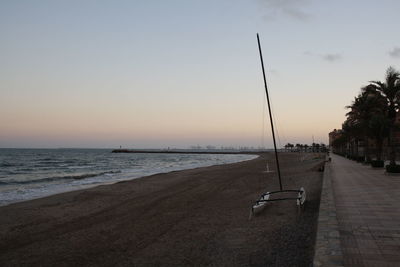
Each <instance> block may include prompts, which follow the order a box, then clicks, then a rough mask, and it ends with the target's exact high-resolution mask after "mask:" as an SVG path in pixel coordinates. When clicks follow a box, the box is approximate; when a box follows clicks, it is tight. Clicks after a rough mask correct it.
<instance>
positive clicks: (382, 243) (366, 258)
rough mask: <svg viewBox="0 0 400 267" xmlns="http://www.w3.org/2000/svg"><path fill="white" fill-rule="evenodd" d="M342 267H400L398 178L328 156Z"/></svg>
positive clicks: (399, 196) (381, 170) (399, 184)
mask: <svg viewBox="0 0 400 267" xmlns="http://www.w3.org/2000/svg"><path fill="white" fill-rule="evenodd" d="M331 158H332V161H331V162H330V163H327V164H326V168H327V171H328V173H327V175H328V176H330V180H331V184H332V192H333V198H334V202H335V207H336V219H337V226H338V230H339V239H340V246H341V252H342V255H343V264H344V266H355V267H356V266H380V267H383V266H400V176H391V175H386V174H384V170H383V169H372V168H371V167H370V166H366V165H362V164H361V163H357V162H355V161H351V160H348V159H346V158H343V157H340V156H337V155H331Z"/></svg>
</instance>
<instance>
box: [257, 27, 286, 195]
mask: <svg viewBox="0 0 400 267" xmlns="http://www.w3.org/2000/svg"><path fill="white" fill-rule="evenodd" d="M257 43H258V51H259V52H260V60H261V67H262V72H263V77H264V86H265V93H266V96H267V103H268V112H269V120H270V122H271V131H272V139H273V141H274V149H275V160H276V167H277V169H278V177H279V187H280V190H281V191H282V180H281V170H280V168H279V159H278V151H277V149H276V142H275V130H274V123H273V121H272V114H271V105H270V104H269V95H268V87H267V79H266V78H265V69H264V60H263V56H262V52H261V45H260V37H259V36H258V33H257Z"/></svg>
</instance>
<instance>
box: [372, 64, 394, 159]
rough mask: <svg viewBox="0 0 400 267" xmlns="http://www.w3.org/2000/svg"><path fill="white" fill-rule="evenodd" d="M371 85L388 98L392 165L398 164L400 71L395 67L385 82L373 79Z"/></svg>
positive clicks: (391, 69)
mask: <svg viewBox="0 0 400 267" xmlns="http://www.w3.org/2000/svg"><path fill="white" fill-rule="evenodd" d="M371 87H372V88H374V89H375V90H376V91H377V92H379V93H380V94H381V95H382V96H383V97H385V98H386V101H387V107H388V110H387V112H386V118H387V119H388V120H389V138H388V143H389V147H390V153H389V159H390V165H396V143H395V142H394V131H395V126H396V114H397V112H398V111H399V104H400V73H399V72H398V71H397V70H395V69H394V68H393V67H389V68H388V69H387V71H386V78H385V82H380V81H371Z"/></svg>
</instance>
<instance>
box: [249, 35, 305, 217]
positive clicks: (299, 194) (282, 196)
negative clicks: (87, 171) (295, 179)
mask: <svg viewBox="0 0 400 267" xmlns="http://www.w3.org/2000/svg"><path fill="white" fill-rule="evenodd" d="M257 43H258V51H259V53H260V61H261V68H262V73H263V78H264V87H265V94H266V99H267V104H268V113H269V119H270V123H271V131H272V139H273V143H274V150H275V162H276V168H277V172H278V178H279V190H277V191H272V192H266V193H263V194H261V196H260V198H259V199H258V200H257V201H256V202H255V204H254V205H253V206H252V207H251V214H252V215H253V214H254V215H255V214H257V213H259V212H260V211H262V210H263V209H264V207H265V205H266V204H267V203H268V202H273V201H282V200H296V203H297V205H298V206H299V207H303V206H304V203H305V201H306V191H305V189H304V188H303V187H301V188H300V189H298V190H292V189H286V190H284V189H283V186H282V179H281V171H280V167H279V157H278V150H277V149H276V141H275V130H274V123H273V120H272V113H271V105H270V102H269V95H268V86H267V79H266V77H265V69H264V60H263V56H262V51H261V44H260V37H259V35H258V33H257ZM272 196H273V197H272ZM275 196H277V197H275Z"/></svg>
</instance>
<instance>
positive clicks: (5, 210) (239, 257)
mask: <svg viewBox="0 0 400 267" xmlns="http://www.w3.org/2000/svg"><path fill="white" fill-rule="evenodd" d="M272 156H273V155H272V154H262V155H261V156H260V157H259V158H257V159H254V160H250V161H245V162H239V163H234V164H227V165H219V166H212V167H205V168H197V169H191V170H184V171H176V172H170V173H165V174H156V175H152V176H148V177H144V178H140V179H136V180H132V181H127V182H120V183H116V184H112V185H104V186H98V187H95V188H91V189H86V190H80V191H74V192H68V193H63V194H58V195H54V196H50V197H46V198H41V199H36V200H31V201H27V202H21V203H16V204H12V205H9V206H5V207H0V266H308V265H310V263H311V262H312V258H313V253H314V241H315V233H316V227H317V217H318V207H319V199H320V192H321V183H322V173H321V172H318V167H319V166H320V164H322V162H323V160H322V159H316V158H315V157H314V156H315V155H313V154H311V153H308V154H306V156H305V157H304V156H301V155H300V154H299V153H282V154H281V156H280V159H281V161H282V163H281V168H282V174H283V184H284V187H285V188H287V189H299V188H300V187H301V186H303V187H304V188H305V189H306V190H307V204H306V207H305V209H304V211H299V210H298V207H297V206H296V203H295V201H284V202H275V203H271V204H269V205H268V206H267V207H266V208H265V210H264V211H263V212H262V213H261V214H259V215H258V216H256V217H253V218H252V219H251V220H249V214H250V207H251V206H252V204H253V203H254V201H255V200H256V199H257V198H258V197H259V195H260V194H261V193H263V192H265V191H273V190H276V189H278V187H279V184H278V180H277V174H276V172H273V173H265V172H264V171H265V169H266V160H268V161H269V162H270V163H269V167H270V169H275V167H274V164H273V162H274V161H273V157H272Z"/></svg>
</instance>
